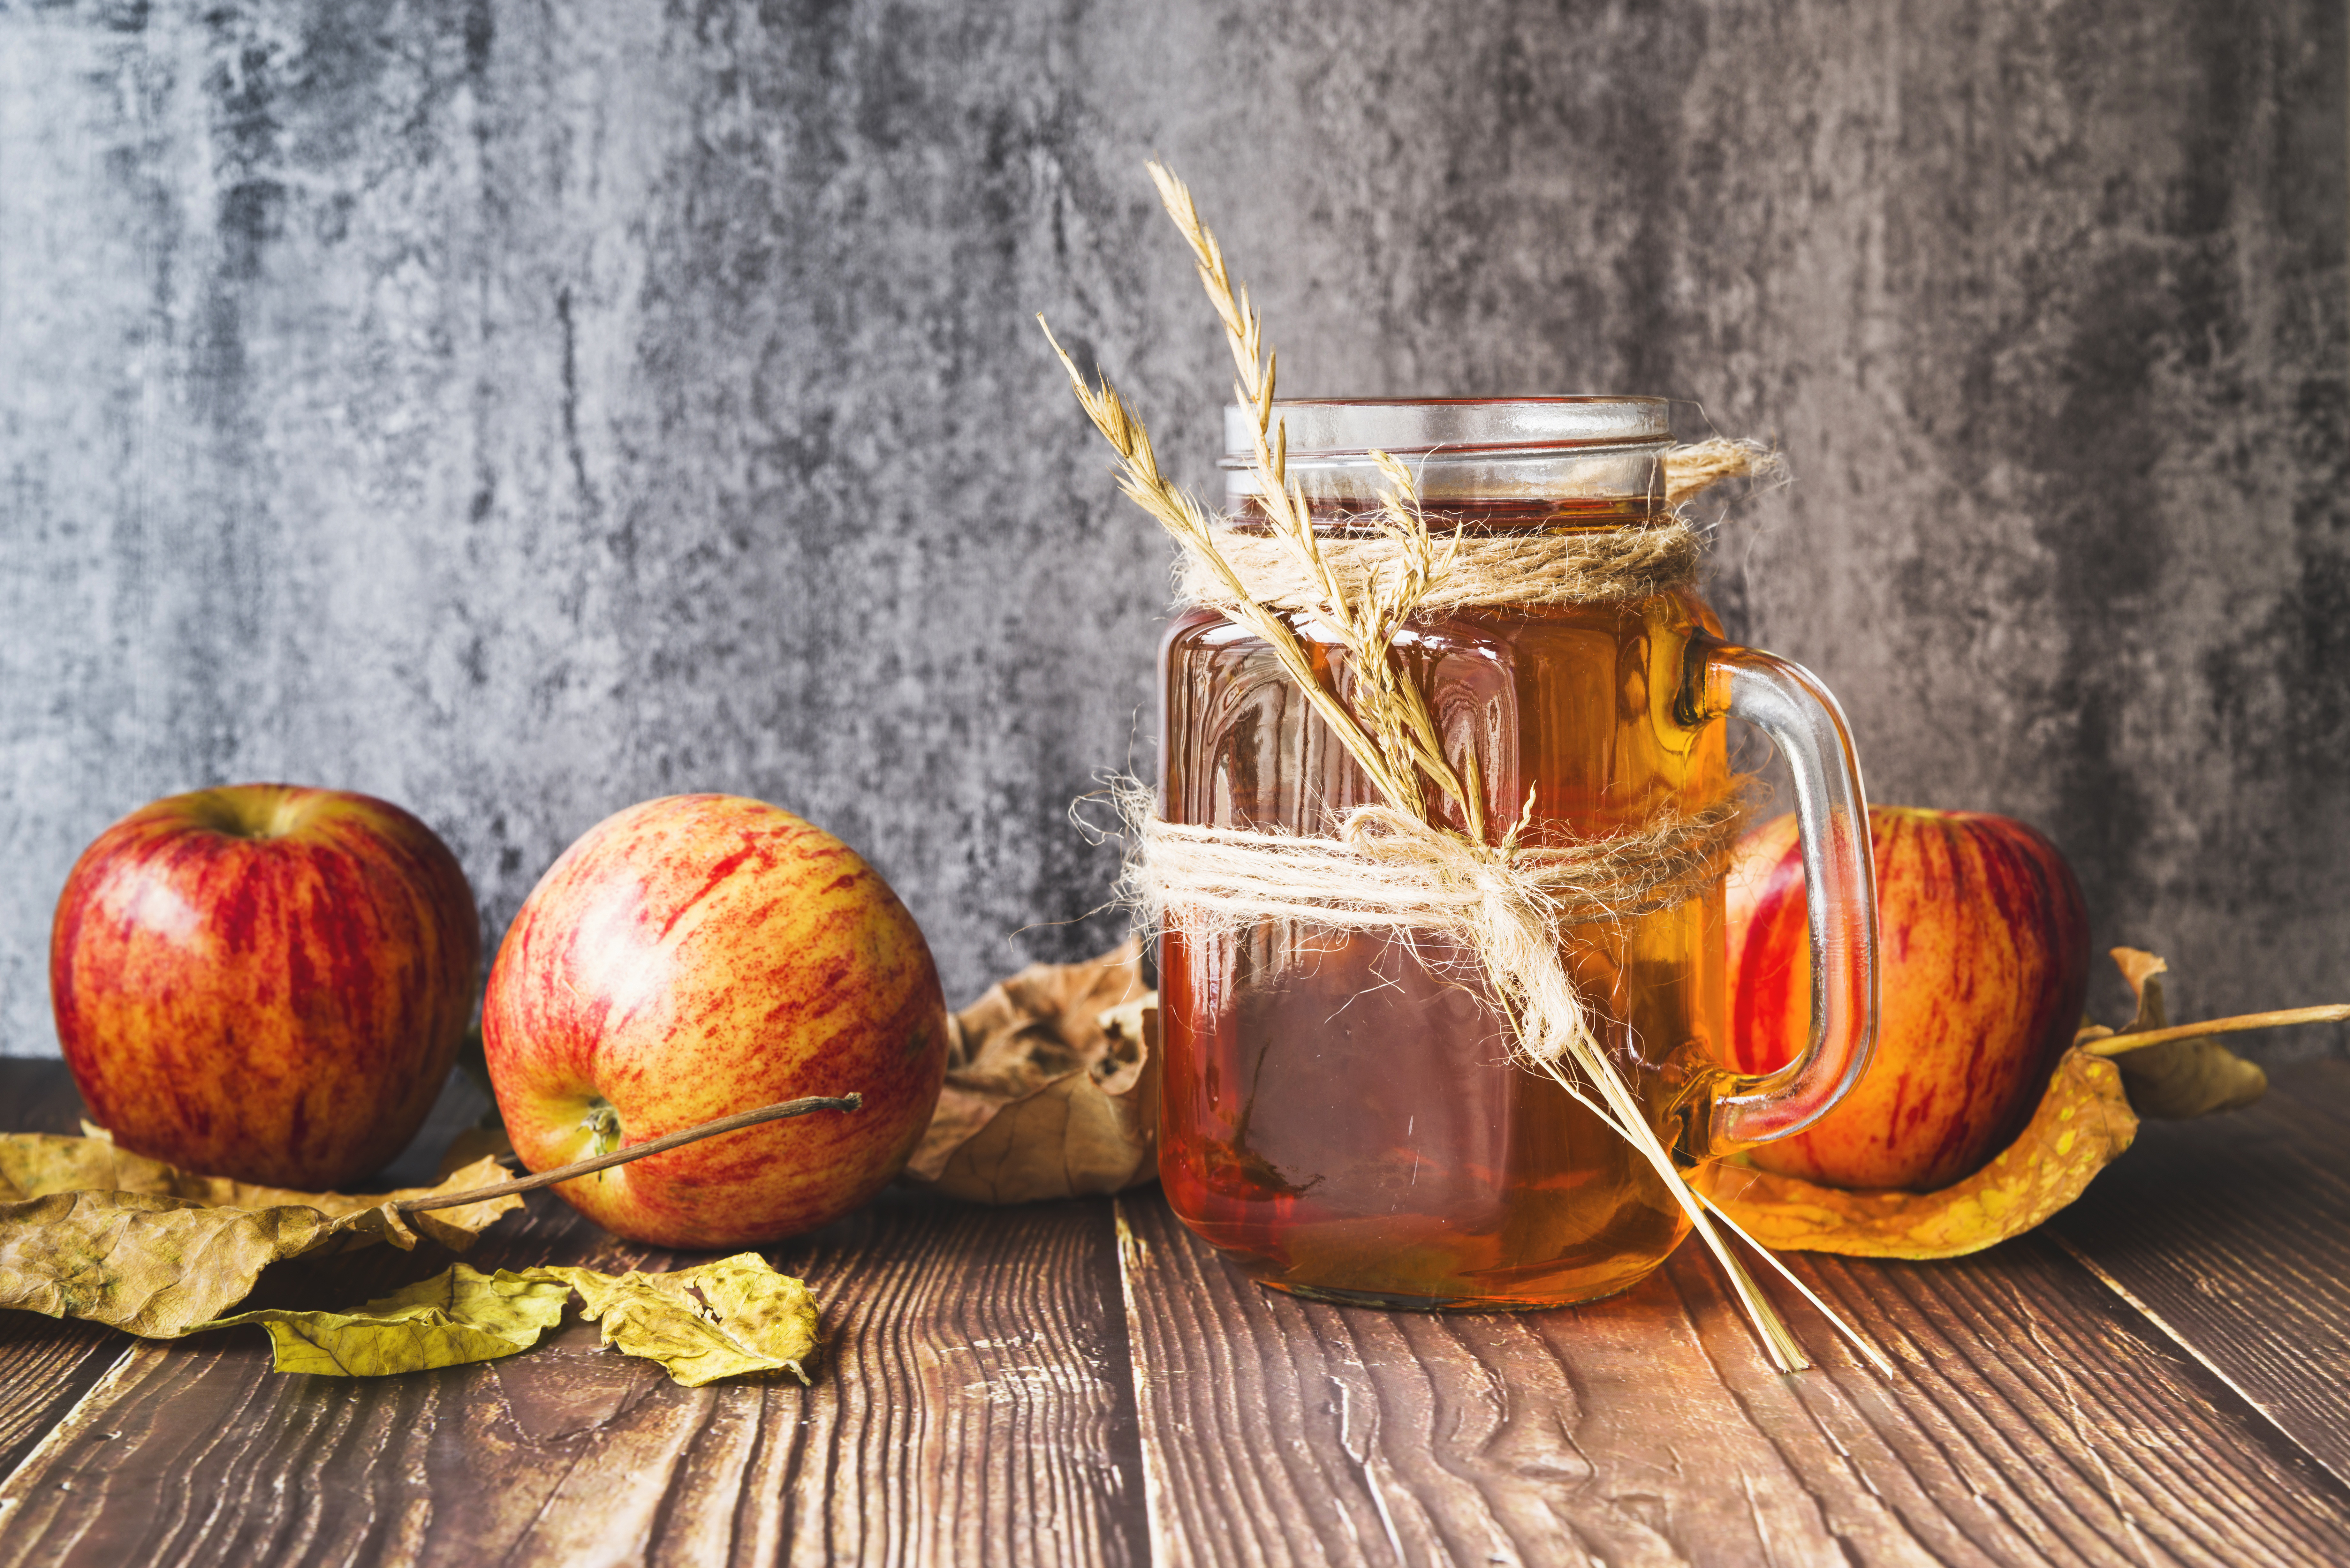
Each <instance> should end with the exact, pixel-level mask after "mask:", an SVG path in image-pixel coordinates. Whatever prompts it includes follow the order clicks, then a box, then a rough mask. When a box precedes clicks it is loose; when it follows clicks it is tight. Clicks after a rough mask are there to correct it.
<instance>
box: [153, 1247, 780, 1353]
mask: <svg viewBox="0 0 2350 1568" xmlns="http://www.w3.org/2000/svg"><path fill="white" fill-rule="evenodd" d="M575 1290H576V1291H577V1292H578V1293H579V1294H580V1298H581V1299H582V1300H583V1301H585V1302H586V1303H587V1314H586V1315H587V1318H588V1319H589V1320H590V1321H591V1322H592V1321H595V1320H597V1319H601V1320H602V1322H603V1325H604V1343H605V1344H606V1345H609V1346H611V1347H612V1348H614V1349H616V1350H619V1351H621V1352H623V1353H625V1354H627V1355H635V1356H640V1357H642V1358H644V1359H646V1360H648V1361H658V1362H660V1364H661V1366H663V1367H665V1368H667V1369H668V1372H669V1375H670V1376H671V1377H672V1378H674V1379H676V1380H677V1381H678V1382H680V1383H682V1384H684V1385H685V1386H688V1387H699V1386H702V1384H704V1383H712V1382H715V1381H717V1380H718V1379H719V1378H722V1377H739V1376H744V1375H746V1374H755V1373H767V1372H785V1371H788V1372H790V1373H791V1374H792V1375H793V1376H795V1377H797V1378H798V1379H799V1380H800V1381H801V1382H802V1383H806V1381H807V1380H808V1376H807V1362H808V1359H809V1358H810V1357H811V1356H812V1355H814V1354H815V1352H816V1315H817V1308H816V1297H815V1296H814V1295H812V1294H811V1293H809V1291H808V1288H807V1286H806V1284H804V1283H802V1282H800V1281H798V1280H795V1279H794V1278H792V1277H791V1276H790V1275H788V1274H779V1273H777V1272H775V1270H774V1269H772V1268H770V1267H768V1266H767V1262H766V1260H765V1259H764V1258H762V1257H760V1256H759V1255H758V1254H757V1253H755V1252H744V1253H742V1254H740V1255H739V1256H736V1257H732V1258H721V1259H720V1260H718V1261H717V1262H714V1263H703V1264H702V1265H700V1266H699V1267H697V1268H691V1269H680V1270H678V1271H676V1272H673V1273H660V1274H641V1273H637V1272H629V1273H625V1274H606V1273H599V1272H597V1271H596V1270H594V1269H573V1268H542V1269H524V1270H521V1271H520V1272H509V1271H507V1270H504V1269H501V1270H499V1271H498V1272H496V1273H494V1274H484V1273H479V1272H475V1271H474V1270H473V1269H470V1268H467V1267H466V1266H465V1265H464V1264H463V1263H458V1264H456V1265H454V1266H453V1267H452V1268H449V1269H447V1270H444V1271H443V1272H441V1273H438V1274H435V1275H434V1276H433V1277H432V1278H431V1279H429V1280H424V1281H421V1282H418V1283H416V1284H413V1285H411V1286H409V1287H408V1288H407V1289H406V1290H403V1291H399V1292H396V1293H393V1294H391V1295H389V1296H386V1297H385V1298H384V1299H383V1300H381V1301H376V1302H369V1303H367V1304H366V1305H365V1306H360V1307H354V1308H352V1309H351V1310H350V1311H348V1312H282V1311H274V1310H273V1311H267V1312H249V1313H243V1314H238V1315H237V1316H235V1317H225V1318H218V1319H215V1320H213V1321H212V1322H209V1323H199V1324H192V1325H191V1327H190V1329H189V1332H190V1333H194V1332H196V1331H198V1330H203V1329H213V1328H236V1327H240V1326H243V1325H245V1324H252V1325H255V1326H258V1327H260V1328H264V1329H266V1330H267V1331H268V1332H269V1339H270V1344H271V1345H272V1346H273V1347H274V1348H275V1349H276V1362H275V1366H276V1369H277V1370H278V1371H280V1372H309V1373H316V1374H319V1375H322V1376H329V1377H382V1376H390V1375H391V1374H394V1373H400V1372H422V1371H427V1370H429V1369H431V1368H432V1367H435V1366H463V1365H464V1364H465V1363H467V1362H471V1361H491V1360H494V1359H496V1358H497V1357H499V1356H502V1355H515V1354H516V1353H517V1352H519V1351H525V1350H528V1349H529V1348H531V1346H533V1345H536V1344H537V1343H538V1338H539V1335H540V1334H543V1333H545V1332H546V1330H548V1329H550V1328H553V1327H554V1326H555V1325H556V1324H558V1323H560V1322H562V1321H563V1308H564V1304H565V1303H567V1302H568V1301H569V1300H570V1299H571V1293H572V1292H573V1291H575Z"/></svg>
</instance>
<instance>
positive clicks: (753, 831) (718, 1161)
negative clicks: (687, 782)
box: [482, 794, 947, 1248]
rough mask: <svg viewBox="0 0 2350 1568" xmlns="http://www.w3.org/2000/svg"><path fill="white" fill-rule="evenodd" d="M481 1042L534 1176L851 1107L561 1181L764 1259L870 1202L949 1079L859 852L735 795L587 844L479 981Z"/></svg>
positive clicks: (576, 1200)
mask: <svg viewBox="0 0 2350 1568" xmlns="http://www.w3.org/2000/svg"><path fill="white" fill-rule="evenodd" d="M482 1043H483V1045H484V1050H485V1051H486V1053H487V1054H488V1057H489V1067H490V1078H491V1082H492V1083H493V1085H494V1086H495V1088H496V1090H497V1096H498V1109H499V1112H500V1113H501V1114H502V1115H503V1116H504V1117H505V1124H506V1133H507V1136H508V1137H511V1138H512V1139H513V1140H514V1146H515V1153H516V1154H517V1155H519V1156H520V1157H521V1158H522V1161H523V1163H524V1164H525V1165H527V1166H529V1167H530V1168H532V1169H533V1170H545V1169H546V1168H549V1167H551V1166H556V1165H564V1164H567V1163H569V1162H570V1161H573V1160H577V1159H584V1158H588V1157H589V1156H592V1155H597V1154H602V1153H607V1152H609V1151H610V1150H612V1149H616V1148H624V1147H629V1145H631V1144H638V1143H644V1142H649V1141H650V1140H651V1139H653V1138H656V1137H660V1136H662V1135H663V1134H665V1133H671V1132H677V1131H680V1130H681V1129H683V1128H686V1127H694V1126H697V1125H699V1124H700V1123H702V1122H707V1121H714V1120H716V1119H717V1118H718V1117H720V1116H731V1115H733V1113H735V1112H737V1111H747V1110H753V1109H755V1108H757V1107H758V1106H765V1105H772V1104H774V1103H775V1102H776V1101H778V1100H792V1099H798V1098H800V1097H802V1096H810V1095H847V1094H849V1093H852V1092H853V1093H857V1094H859V1095H862V1096H864V1098H865V1104H864V1107H863V1108H862V1109H861V1110H859V1111H857V1112H855V1113H844V1114H837V1115H833V1114H827V1115H824V1116H806V1117H802V1118H800V1119H798V1120H796V1121H782V1122H771V1123H768V1124H766V1125H764V1126H761V1127H751V1128H746V1129H744V1130H743V1131H740V1132H733V1133H724V1134H721V1135H720V1136H718V1137H712V1138H705V1139H703V1140H702V1141H701V1142H699V1143H694V1144H689V1145H687V1146H686V1147H682V1148H677V1149H672V1150H671V1151H669V1152H668V1153H665V1154H657V1155H649V1156H647V1157H646V1158H643V1159H639V1160H637V1161H635V1162H633V1163H631V1164H629V1165H622V1166H616V1167H614V1168H610V1169H608V1170H605V1171H603V1172H600V1173H599V1174H598V1175H595V1176H588V1177H583V1178H581V1179H578V1180H576V1181H567V1182H564V1183H563V1184H561V1185H560V1186H558V1187H556V1189H555V1190H556V1191H557V1192H559V1193H561V1194H562V1195H563V1196H564V1198H566V1199H568V1200H569V1201H570V1203H571V1204H572V1206H573V1207H574V1208H576V1209H577V1210H579V1211H580V1212H581V1213H583V1214H585V1215H587V1218H589V1219H590V1220H594V1221H596V1223H598V1225H601V1226H603V1227H604V1228H605V1229H606V1230H608V1231H613V1232H615V1233H617V1234H619V1235H621V1236H625V1237H628V1238H629V1239H631V1240H633V1241H648V1242H651V1243H653V1244H655V1245H658V1246H664V1247H682V1248H716V1247H743V1246H756V1245H759V1244H762V1243H764V1242H768V1241H777V1240H780V1239H781V1238H783V1237H785V1236H790V1235H795V1234H797V1233H798V1232H800V1231H806V1230H811V1229H813V1228H815V1227H816V1226H818V1225H822V1224H824V1223H825V1222H827V1220H833V1219H835V1218H837V1217H838V1216H839V1215H842V1214H845V1213H847V1211H848V1210H851V1209H854V1208H856V1207H857V1206H858V1205H859V1204H861V1203H863V1202H865V1201H866V1199H869V1198H871V1197H872V1196H873V1195H874V1194H875V1193H876V1192H878V1191H879V1190H880V1189H881V1188H882V1187H883V1185H884V1184H886V1183H887V1182H888V1181H889V1179H890V1178H892V1177H894V1176H896V1175H897V1174H898V1171H899V1167H901V1166H903V1165H904V1164H905V1163H906V1157H907V1156H908V1154H910V1152H911V1151H912V1149H913V1147H914V1142H915V1140H916V1139H917V1138H919V1137H920V1136H921V1133H922V1129H923V1128H924V1127H926V1126H928V1125H929V1123H930V1119H931V1110H932V1108H933V1107H934V1106H936V1105H937V1103H938V1097H939V1087H940V1085H941V1083H942V1082H944V1080H945V1077H946V1052H947V1018H946V1001H945V998H944V996H943V995H942V994H941V992H940V990H939V976H938V971H937V969H936V968H935V967H934V966H933V965H932V963H931V950H930V947H929V944H928V943H926V942H924V941H923V940H922V933H921V930H920V928H918V927H917V926H916V925H915V924H914V919H913V917H912V916H911V915H910V914H908V913H907V912H906V907H905V906H904V905H903V904H901V903H899V901H898V898H897V895H895V894H894V893H892V892H890V890H889V885H888V884H887V883H885V882H884V881H882V879H881V877H880V876H879V873H877V872H876V871H875V870H874V869H873V867H870V866H868V865H867V864H866V863H865V862H864V861H863V860H862V859H860V858H859V857H858V854H857V852H856V851H855V850H853V849H851V848H849V847H848V846H847V845H846V844H843V843H842V842H841V841H840V840H839V839H837V838H835V837H834V836H832V835H830V834H828V833H826V832H824V831H823V830H822V829H820V828H817V827H814V826H810V825H809V824H807V823H806V822H803V821H802V820H800V818H798V817H796V816H794V815H792V814H791V813H789V812H787V811H784V810H781V809H779V808H778V807H775V806H772V805H765V804H764V803H762V802H759V801H755V800H745V799H743V798H741V797H739V796H734V795H719V794H687V795H671V796H669V797H667V798H665V799H661V800H652V801H647V802H645V803H644V804H642V805H635V806H631V807H629V809H628V810H626V811H623V812H621V813H619V815H616V816H612V817H609V818H608V819H606V820H605V821H603V822H601V823H599V824H598V825H597V826H594V827H592V828H589V829H588V830H587V834H586V835H585V836H582V837H581V838H580V840H579V841H578V842H577V843H576V844H574V845H573V846H571V847H570V848H568V849H567V850H565V851H564V852H563V855H562V857H561V858H559V859H557V860H556V863H555V865H554V866H553V867H551V868H550V869H549V870H548V871H547V873H546V877H544V878H543V879H542V880H541V881H540V882H539V884H538V886H537V888H535V889H533V891H532V893H531V895H530V897H529V898H527V899H526V900H525V902H524V904H523V907H522V912H521V913H520V914H518V915H516V916H515V922H514V925H513V927H512V928H511V929H509V930H508V931H507V932H506V939H505V941H504V945H502V946H501V947H500V948H499V950H498V957H497V962H496V963H495V964H494V965H493V966H492V968H491V971H490V985H489V994H488V997H487V999H486V1000H485V1001H484V1003H483V1007H482Z"/></svg>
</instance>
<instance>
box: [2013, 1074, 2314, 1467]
mask: <svg viewBox="0 0 2350 1568" xmlns="http://www.w3.org/2000/svg"><path fill="white" fill-rule="evenodd" d="M2048 1229H2049V1231H2050V1232H2051V1234H2052V1235H2053V1236H2054V1238H2055V1239H2056V1240H2057V1241H2060V1242H2061V1243H2062V1244H2063V1245H2064V1247H2065V1248H2066V1249H2068V1250H2069V1251H2072V1252H2073V1254H2074V1256H2075V1257H2077V1258H2078V1259H2080V1260H2081V1262H2084V1263H2085V1264H2086V1265H2087V1266H2088V1267H2089V1268H2090V1269H2091V1270H2092V1271H2093V1272H2095V1274H2096V1275H2097V1276H2098V1277H2099V1278H2100V1279H2102V1280H2104V1281H2105V1282H2106V1283H2107V1284H2108V1285H2110V1286H2111V1287H2112V1288H2113V1289H2114V1290H2115V1291H2116V1293H2119V1294H2120V1295H2121V1296H2122V1297H2123V1298H2124V1299H2125V1300H2126V1301H2128V1302H2129V1303H2131V1304H2132V1305H2134V1306H2136V1307H2137V1308H2138V1309H2139V1310H2140V1311H2142V1312H2144V1313H2145V1314H2147V1316H2149V1317H2150V1318H2152V1319H2153V1320H2154V1321H2155V1322H2156V1323H2158V1324H2160V1325H2161V1326H2162V1328H2163V1329H2164V1331H2165V1332H2167V1333H2168V1334H2171V1335H2172V1336H2173V1337H2174V1338H2176V1339H2177V1340H2178V1343H2179V1344H2180V1345H2183V1346H2185V1347H2186V1348H2187V1349H2189V1351H2191V1352H2192V1353H2193V1354H2194V1355H2195V1356H2196V1357H2197V1358H2199V1360H2201V1361H2202V1362H2203V1363H2204V1365H2205V1366H2208V1367H2210V1369H2211V1370H2212V1371H2213V1372H2215V1373H2216V1374H2218V1375H2219V1376H2221V1377H2222V1378H2224V1379H2225V1380H2226V1381H2227V1383H2228V1384H2229V1386H2231V1387H2232V1388H2234V1389H2235V1390H2237V1391H2238V1392H2239V1393H2240V1394H2241V1396H2242V1397H2244V1398H2245V1399H2246V1400H2247V1401H2248V1402H2249V1403H2251V1405H2252V1406H2253V1407H2255V1408H2257V1409H2259V1410H2260V1411H2262V1413H2263V1414H2264V1415H2266V1416H2267V1417H2269V1418H2270V1419H2271V1420H2272V1421H2274V1422H2275V1423H2276V1424H2277V1425H2278V1426H2279V1427H2281V1428H2283V1430H2285V1431H2286V1432H2288V1433H2290V1434H2291V1435H2292V1437H2293V1440H2294V1441H2296V1442H2298V1443H2299V1444H2300V1445H2301V1446H2302V1447H2303V1448H2304V1449H2308V1450H2309V1452H2310V1453H2312V1454H2313V1455H2314V1456H2316V1458H2317V1459H2319V1460H2320V1461H2322V1462H2323V1463H2324V1464H2325V1465H2326V1466H2327V1467H2328V1468H2330V1469H2332V1470H2333V1472H2334V1474H2335V1475H2336V1476H2337V1477H2340V1478H2342V1479H2343V1480H2350V1062H2342V1061H2335V1060H2327V1061H2319V1062H2306V1063H2302V1064H2297V1065H2293V1066H2288V1067H2282V1068H2280V1069H2278V1071H2277V1072H2276V1073H2275V1075H2273V1082H2272V1085H2271V1087H2270V1090H2269V1093H2268V1096H2267V1097H2266V1098H2264V1099H2262V1101H2261V1102H2260V1103H2259V1104H2257V1105H2254V1106H2250V1107H2248V1108H2247V1109H2244V1110H2241V1111H2236V1112H2232V1113H2230V1114H2229V1115H2225V1116H2207V1117H2205V1118H2203V1119H2201V1120H2199V1121H2191V1122H2148V1123H2147V1124H2146V1125H2145V1126H2144V1127H2142V1128H2140V1129H2139V1132H2138V1138H2137V1144H2136V1145H2134V1146H2133V1147H2131V1149H2130V1151H2129V1152H2128V1153H2127V1154H2126V1155H2124V1156H2123V1157H2122V1158H2120V1159H2118V1160H2116V1161H2115V1163H2114V1164H2113V1166H2112V1167H2111V1168H2109V1169H2107V1170H2106V1172H2105V1173H2104V1174H2102V1175H2100V1176H2099V1177H2098V1178H2097V1179H2096V1180H2095V1182H2094V1183H2093V1184H2091V1186H2090V1188H2089V1190H2088V1191H2087V1192H2086V1193H2085V1194H2083V1195H2082V1197H2081V1199H2080V1200H2079V1201H2078V1202H2076V1203H2074V1205H2073V1206H2072V1207H2071V1208H2070V1209H2068V1210H2065V1211H2064V1213H2063V1214H2060V1215H2058V1216H2057V1217H2056V1219H2055V1220H2053V1221H2051V1222H2050V1225H2049V1227H2048Z"/></svg>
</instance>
